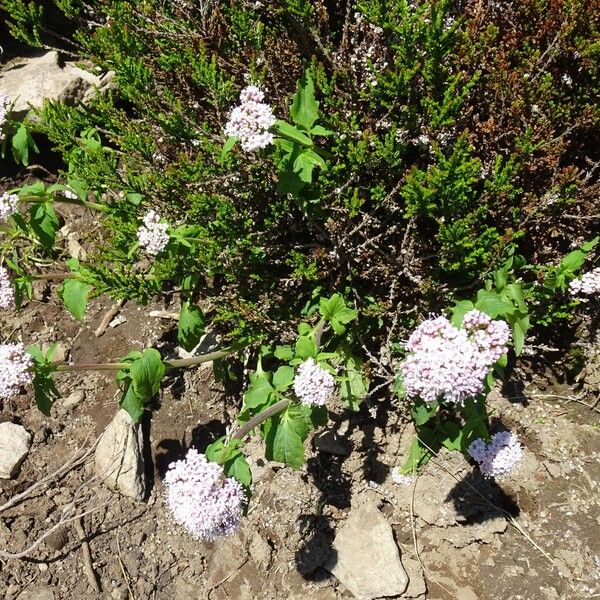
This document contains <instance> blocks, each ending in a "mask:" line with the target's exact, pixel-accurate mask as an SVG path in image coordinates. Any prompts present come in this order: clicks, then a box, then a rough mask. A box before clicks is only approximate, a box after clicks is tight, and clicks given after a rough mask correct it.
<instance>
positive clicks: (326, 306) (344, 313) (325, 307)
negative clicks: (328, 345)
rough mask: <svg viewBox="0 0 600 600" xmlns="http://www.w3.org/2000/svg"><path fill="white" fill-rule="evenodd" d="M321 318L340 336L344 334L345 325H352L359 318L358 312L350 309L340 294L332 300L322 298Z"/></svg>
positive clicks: (320, 304)
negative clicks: (351, 322)
mask: <svg viewBox="0 0 600 600" xmlns="http://www.w3.org/2000/svg"><path fill="white" fill-rule="evenodd" d="M319 310H320V312H321V316H322V317H323V318H324V319H325V320H326V321H328V322H329V323H330V324H331V327H332V328H333V330H334V331H335V333H337V334H338V335H340V334H342V333H344V332H345V331H346V328H345V327H344V325H345V324H347V323H350V321H352V320H353V319H356V317H357V316H358V311H356V310H354V309H353V308H348V307H347V306H346V303H345V302H344V299H343V298H342V297H341V296H340V294H334V295H333V296H332V297H331V298H329V299H327V298H321V300H320V302H319Z"/></svg>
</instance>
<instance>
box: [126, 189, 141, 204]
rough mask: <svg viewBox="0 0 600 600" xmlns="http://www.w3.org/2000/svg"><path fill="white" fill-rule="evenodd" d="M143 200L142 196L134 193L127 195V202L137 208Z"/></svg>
mask: <svg viewBox="0 0 600 600" xmlns="http://www.w3.org/2000/svg"><path fill="white" fill-rule="evenodd" d="M143 199H144V197H143V196H142V194H138V193H135V192H129V193H128V194H127V201H128V202H131V204H133V205H134V206H139V204H140V203H141V202H142V200H143Z"/></svg>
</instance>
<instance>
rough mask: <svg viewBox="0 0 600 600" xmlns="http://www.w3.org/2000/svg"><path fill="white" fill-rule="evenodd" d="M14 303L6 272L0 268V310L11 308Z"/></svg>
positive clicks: (12, 291) (13, 292)
mask: <svg viewBox="0 0 600 600" xmlns="http://www.w3.org/2000/svg"><path fill="white" fill-rule="evenodd" d="M14 303H15V291H14V290H13V287H12V285H11V283H10V277H9V276H8V271H7V270H6V269H5V268H4V267H0V308H11V307H12V306H13V305H14Z"/></svg>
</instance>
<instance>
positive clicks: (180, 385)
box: [0, 284, 600, 600]
mask: <svg viewBox="0 0 600 600" xmlns="http://www.w3.org/2000/svg"><path fill="white" fill-rule="evenodd" d="M110 306H111V304H110V303H109V302H107V301H105V300H95V301H93V302H92V303H91V307H90V310H89V315H88V318H87V320H86V324H85V325H84V326H80V324H78V323H77V322H76V321H75V320H73V319H71V318H70V317H69V316H68V315H66V313H65V311H64V309H62V308H61V307H60V306H58V305H57V304H56V300H55V296H54V295H53V294H50V293H49V289H48V287H47V286H46V284H40V285H39V286H37V287H36V296H35V299H34V300H33V301H32V302H30V303H29V304H28V305H27V306H26V307H25V308H24V309H23V310H22V311H21V313H19V314H18V315H16V316H15V315H14V314H11V315H10V316H8V315H4V316H1V317H0V326H1V327H2V331H3V332H9V333H11V332H14V333H15V336H16V337H19V336H20V335H21V336H22V337H23V339H24V341H25V342H26V343H27V344H30V343H35V342H38V343H43V344H46V343H50V342H53V341H59V342H60V347H59V351H60V353H62V354H63V355H64V357H65V358H68V359H70V360H72V361H73V362H88V361H100V360H102V361H106V360H116V359H118V358H119V357H120V356H122V355H124V354H125V353H126V352H128V351H129V350H131V349H135V348H136V347H137V348H140V347H145V346H149V345H155V346H156V347H159V348H161V349H162V350H163V352H165V353H167V354H168V353H171V354H168V355H170V356H174V355H175V354H174V353H175V352H176V350H175V347H174V344H173V333H172V330H173V328H174V321H172V320H170V319H169V318H164V317H157V316H151V315H155V314H156V313H155V312H153V311H157V310H158V311H166V312H169V311H173V310H175V309H176V307H169V306H150V307H145V308H137V307H135V306H133V305H130V304H126V305H125V306H124V307H123V309H122V311H121V313H120V315H119V316H118V317H117V319H116V321H115V322H113V324H115V323H118V324H117V325H116V326H115V327H109V328H108V330H107V331H106V333H105V334H104V335H103V336H102V337H100V338H96V337H95V336H94V333H93V332H94V330H95V328H96V327H97V326H98V324H99V323H100V321H101V320H102V318H103V316H104V315H105V314H106V311H107V310H108V309H109V308H110ZM69 349H70V350H69ZM536 381H537V379H536V377H534V378H533V383H528V384H527V385H526V387H525V388H524V391H522V392H519V396H514V395H513V396H512V397H511V396H510V394H511V392H506V393H504V394H502V393H501V392H500V391H499V390H496V391H494V392H493V393H492V394H491V395H490V398H489V403H490V407H491V410H492V414H493V418H494V420H495V422H496V425H497V426H498V427H508V428H510V429H511V430H513V431H515V432H516V433H517V434H518V435H519V437H520V438H521V440H522V441H523V443H524V445H525V447H526V455H525V458H524V460H523V462H522V465H521V467H520V468H519V470H518V471H517V472H515V473H514V474H513V475H511V476H509V477H508V478H505V479H503V480H501V481H500V482H499V483H491V482H489V481H485V480H483V479H482V478H481V477H480V476H479V475H478V474H477V472H476V471H475V470H474V468H473V467H472V466H471V465H469V464H468V463H467V462H466V460H465V459H464V458H463V457H462V456H460V455H459V454H457V453H449V452H448V453H445V452H442V453H440V455H439V456H438V457H437V458H436V459H435V460H434V461H432V462H431V463H429V464H428V465H427V466H426V468H425V469H424V470H423V473H422V474H421V475H420V476H419V477H418V478H417V479H416V480H415V481H414V482H413V483H411V484H410V485H398V484H396V483H394V482H393V480H392V478H391V475H390V469H391V468H392V467H393V466H395V465H397V464H400V463H401V462H402V460H403V455H404V454H405V452H406V449H407V447H408V444H409V442H410V438H411V435H412V431H411V430H410V426H409V425H408V424H407V423H406V422H405V420H404V418H402V417H401V416H400V412H399V411H398V410H395V409H394V407H392V406H389V405H387V404H386V405H384V404H373V405H372V406H370V407H364V408H363V410H361V412H360V413H358V414H354V415H350V414H348V413H346V412H344V411H343V410H342V409H341V408H340V407H339V405H338V406H337V407H336V406H335V405H333V413H332V421H331V423H330V428H331V429H332V430H334V431H337V432H338V433H340V434H341V435H340V437H341V438H343V439H347V440H348V442H347V443H342V442H339V443H337V444H329V445H328V446H325V445H322V446H321V450H320V451H316V450H315V448H314V446H313V445H312V444H311V447H310V451H309V458H308V462H307V465H306V467H305V468H304V469H301V470H299V471H292V470H290V469H284V468H281V466H280V465H278V464H273V463H267V462H265V460H264V459H263V458H261V457H262V456H263V455H262V447H261V444H260V442H259V440H252V442H251V443H250V444H249V449H250V458H251V464H252V468H253V472H254V479H255V484H254V496H253V499H252V503H251V507H250V511H249V514H248V517H247V518H246V519H245V520H244V523H243V526H242V528H241V530H240V531H239V532H238V533H237V534H236V535H234V536H232V537H230V538H227V539H224V540H220V541H216V542H212V543H199V542H198V541H196V540H194V539H193V538H191V537H190V536H188V535H186V534H185V533H184V532H183V531H182V530H181V529H179V528H178V527H177V526H175V525H174V524H173V523H172V522H171V521H170V519H169V518H168V515H167V514H166V512H165V508H164V501H163V485H162V477H163V475H164V472H165V469H166V467H167V465H168V463H169V462H170V461H172V460H173V459H175V458H179V457H181V456H182V455H183V454H184V452H185V450H186V449H187V448H188V447H189V446H190V445H196V446H197V447H199V448H200V449H202V448H203V447H204V446H206V444H207V443H209V442H210V441H211V440H213V439H214V438H215V437H217V436H219V435H222V434H223V433H224V425H223V421H224V420H225V421H226V422H228V423H231V420H232V418H233V417H234V415H235V413H236V410H237V406H236V403H237V402H238V401H237V400H236V398H235V397H234V396H229V395H227V394H226V393H225V392H224V390H223V388H222V386H221V385H219V384H216V383H215V380H214V377H213V374H212V368H211V366H210V365H209V366H206V365H205V366H204V367H203V368H200V369H197V370H193V371H186V372H185V373H177V374H175V375H173V376H170V378H169V379H168V380H167V381H166V382H165V385H164V388H163V391H162V392H161V397H160V400H159V404H158V405H157V406H156V410H154V411H153V413H152V418H151V419H150V418H148V420H147V421H146V422H145V424H144V427H145V433H146V436H147V445H148V448H149V449H150V451H149V456H148V461H147V462H148V464H149V468H148V478H149V481H150V494H149V498H148V500H147V502H144V503H136V502H134V501H132V500H129V499H126V498H123V497H121V496H119V495H118V494H116V493H114V492H111V491H109V490H108V489H106V488H105V487H104V486H103V485H101V484H100V483H99V482H97V481H95V480H94V479H93V477H92V469H91V462H92V461H88V462H87V463H86V464H84V465H82V466H80V467H78V468H75V469H72V470H70V471H69V472H68V473H67V474H66V475H65V476H64V477H62V478H61V479H60V480H57V481H52V482H51V483H50V485H48V486H45V487H43V488H41V489H39V490H37V491H36V492H34V493H33V494H32V495H31V496H30V497H28V498H26V499H24V500H23V501H22V502H19V503H17V504H16V505H15V506H13V507H12V508H9V509H8V510H7V511H5V512H3V513H2V514H1V515H0V548H2V549H8V550H10V551H12V552H18V551H20V550H21V549H23V548H25V547H27V546H28V545H29V544H31V543H32V542H33V541H35V539H37V538H38V537H39V536H41V535H42V534H43V532H44V531H47V530H48V529H49V528H50V527H52V525H53V524H54V523H56V522H57V521H58V519H59V517H60V514H61V511H62V510H63V508H64V507H65V506H66V505H67V504H68V503H69V502H71V501H72V499H73V498H76V499H77V503H78V506H80V507H81V509H82V510H88V509H90V508H93V507H100V508H98V510H96V511H95V512H93V513H92V514H91V515H89V516H87V517H85V519H84V529H85V533H86V535H87V539H88V540H89V548H90V552H91V557H92V560H93V566H94V569H95V571H96V573H97V574H98V576H99V579H100V584H101V589H102V591H101V592H100V593H96V592H94V591H93V588H92V587H91V584H90V581H89V579H88V577H87V576H86V572H85V567H84V564H85V563H84V560H83V548H82V544H81V541H80V540H79V537H78V534H77V532H76V530H75V528H74V527H73V524H72V523H70V524H68V525H66V526H64V527H63V528H61V529H59V530H58V531H56V532H55V533H54V534H53V535H51V536H50V537H48V538H47V539H46V540H45V541H44V542H43V543H42V544H41V545H40V546H39V547H38V548H37V549H35V550H34V551H33V552H32V553H31V554H30V556H28V557H27V558H26V559H22V560H9V561H5V562H2V563H0V597H2V598H6V599H7V600H13V599H17V598H18V599H19V600H28V599H29V600H33V599H40V600H50V599H52V598H54V599H55V600H58V599H63V598H64V599H74V600H75V599H80V598H82V599H83V598H85V599H88V598H89V599H91V600H94V599H100V598H102V599H115V600H119V599H122V600H125V599H136V600H146V599H152V600H167V599H169V600H171V599H176V600H178V599H181V600H183V599H186V600H187V599H190V598H201V599H205V598H206V599H212V600H221V599H223V600H224V599H229V598H235V599H241V600H246V599H248V600H250V599H258V600H260V599H265V600H266V599H279V598H281V599H283V598H285V599H296V598H297V599H301V598H302V599H305V598H307V597H308V598H311V599H313V598H314V599H317V600H327V599H346V598H351V597H352V596H351V595H350V594H349V593H348V592H347V591H345V590H344V588H343V587H342V586H341V584H340V583H339V582H337V581H336V579H335V578H334V577H333V576H332V575H331V574H330V573H329V572H328V571H326V570H325V568H324V567H323V564H324V563H325V562H326V560H327V558H328V556H329V554H330V551H331V543H332V540H333V538H334V536H335V533H336V530H337V529H338V528H339V526H340V525H341V524H342V523H343V522H344V521H345V519H346V517H347V515H348V513H349V511H350V510H351V509H352V508H353V507H356V506H358V505H360V504H361V503H363V502H373V503H376V504H377V505H378V506H379V508H380V509H381V511H382V512H383V514H384V515H385V516H386V518H387V519H388V521H389V523H390V524H391V525H392V526H393V530H394V533H395V537H396V541H397V543H398V546H399V548H400V551H401V554H402V561H403V564H404V566H405V568H406V570H407V573H408V575H409V577H410V579H411V583H410V586H409V589H408V594H412V596H410V597H414V598H430V599H431V600H450V599H459V600H463V599H464V600H470V599H496V598H498V599H499V598H502V599H506V600H517V599H522V600H534V599H543V600H544V599H548V600H554V599H559V598H560V599H565V600H567V599H568V600H571V599H584V598H594V597H600V535H599V531H600V529H599V526H600V510H599V502H600V494H599V493H598V481H599V479H600V460H599V457H600V418H599V414H598V412H595V411H593V410H590V409H589V408H588V407H586V406H582V405H581V404H579V403H577V402H575V401H568V400H566V398H570V399H572V398H581V396H578V395H577V394H579V393H580V392H579V391H576V390H573V389H570V388H568V387H563V388H559V387H558V388H557V387H556V386H555V385H554V386H551V387H548V386H547V382H546V380H545V379H544V380H542V379H540V381H539V382H538V383H536ZM57 383H58V387H59V388H60V390H61V392H62V394H63V396H64V397H63V399H62V400H59V401H57V403H56V405H55V407H54V408H53V412H52V417H50V418H47V417H45V416H43V415H42V414H41V413H39V412H38V411H37V409H36V408H35V406H33V400H32V397H31V395H27V396H25V395H24V396H21V397H18V398H16V399H14V400H13V401H11V402H6V403H5V404H4V406H3V407H2V412H1V413H0V420H1V421H6V420H10V421H14V422H18V423H22V424H23V425H24V426H25V427H26V428H27V430H28V431H30V432H31V433H32V434H33V436H34V441H33V445H32V448H31V451H30V453H29V456H28V458H27V460H26V461H25V463H24V464H23V466H22V468H21V470H20V473H19V475H18V477H16V478H15V479H14V480H10V481H2V482H1V483H0V505H1V504H2V503H3V502H5V501H6V500H7V499H8V498H10V497H12V496H13V495H14V494H16V493H19V492H21V491H22V490H24V489H26V488H27V487H28V486H30V485H31V484H32V483H34V482H36V481H38V480H39V479H41V478H42V477H43V476H45V475H46V474H48V473H50V472H52V471H54V470H56V469H57V468H59V467H60V466H61V465H63V464H64V463H65V462H66V461H67V460H68V459H69V458H70V457H71V456H72V455H73V454H74V452H75V451H76V450H77V448H79V447H81V446H82V445H89V444H91V443H92V441H93V440H94V439H95V438H96V437H97V436H98V435H99V433H100V432H101V431H102V430H103V428H104V427H105V426H106V424H107V423H108V422H109V421H110V419H111V418H112V416H113V415H114V413H115V411H116V409H117V401H118V399H117V396H116V394H115V392H116V387H115V384H114V382H113V380H112V378H111V377H110V376H109V375H106V374H102V373H85V374H77V375H61V376H60V377H59V378H58V379H57ZM542 384H543V385H542ZM544 386H545V387H546V389H542V388H543V387H544ZM73 392H83V397H82V396H81V395H80V396H79V400H80V401H79V402H77V401H76V400H77V397H75V396H71V394H72V393H73ZM551 394H556V395H557V396H558V397H554V396H553V397H551ZM67 398H69V400H70V401H69V400H67ZM585 399H586V400H587V401H588V402H593V401H595V398H594V396H593V395H589V396H586V397H585ZM150 453H151V455H150ZM499 509H501V510H499ZM417 550H418V554H417ZM373 576H374V577H377V573H376V572H374V573H373ZM404 597H408V596H406V594H405V596H404Z"/></svg>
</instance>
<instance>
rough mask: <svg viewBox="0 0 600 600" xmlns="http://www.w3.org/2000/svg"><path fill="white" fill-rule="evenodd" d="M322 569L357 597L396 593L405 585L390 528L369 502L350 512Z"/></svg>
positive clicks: (368, 599) (361, 599)
mask: <svg viewBox="0 0 600 600" xmlns="http://www.w3.org/2000/svg"><path fill="white" fill-rule="evenodd" d="M325 568H326V569H327V570H328V571H330V572H331V573H332V574H333V575H335V576H336V578H337V579H338V580H339V581H340V583H342V585H344V587H346V588H347V589H348V591H349V592H351V593H352V594H353V595H354V597H355V598H357V599H358V600H372V599H374V598H387V597H390V596H399V595H400V594H402V593H403V592H404V590H406V588H407V585H408V577H407V575H406V571H405V570H404V567H403V566H402V562H401V561H400V551H399V550H398V546H396V542H395V541H394V535H393V533H392V528H391V526H390V524H389V523H388V522H387V520H386V519H385V517H384V516H383V515H382V514H381V512H380V511H379V509H378V508H377V507H376V506H375V505H374V504H370V503H368V504H363V505H362V506H360V507H359V508H354V509H352V510H351V511H350V516H349V517H348V519H347V520H346V522H345V523H344V525H343V526H342V527H341V529H340V530H339V531H338V533H337V535H336V536H335V540H334V541H333V547H332V553H331V555H330V557H329V559H328V560H327V562H326V563H325Z"/></svg>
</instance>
